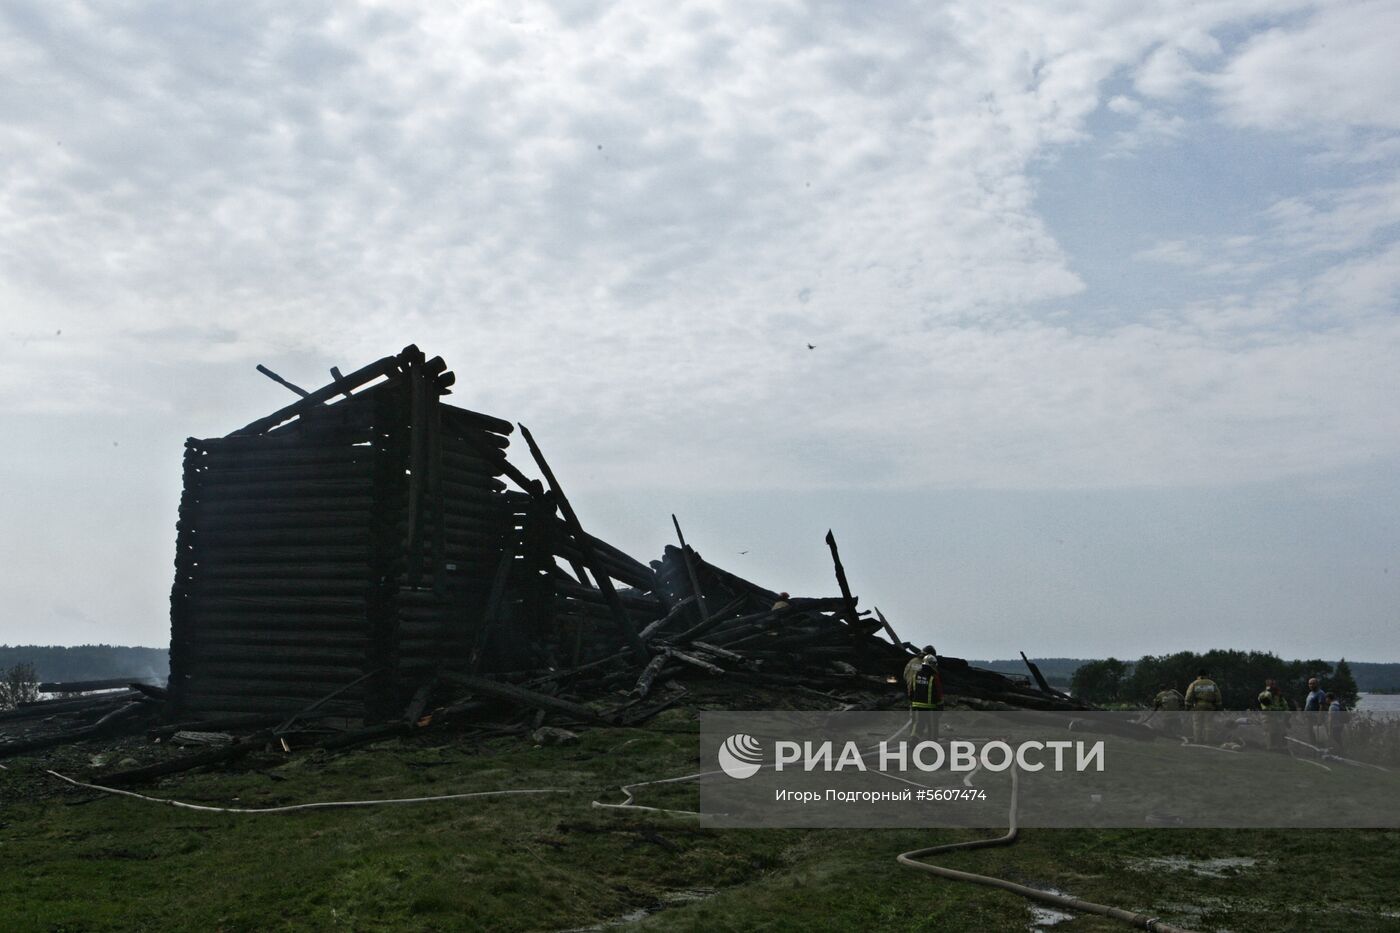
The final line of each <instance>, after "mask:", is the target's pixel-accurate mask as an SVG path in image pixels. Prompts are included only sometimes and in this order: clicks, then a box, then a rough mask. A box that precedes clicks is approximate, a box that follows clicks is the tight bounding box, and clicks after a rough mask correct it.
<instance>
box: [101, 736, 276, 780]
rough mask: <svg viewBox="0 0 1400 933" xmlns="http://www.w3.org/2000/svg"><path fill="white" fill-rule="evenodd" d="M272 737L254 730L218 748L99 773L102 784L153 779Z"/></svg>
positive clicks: (219, 760)
mask: <svg viewBox="0 0 1400 933" xmlns="http://www.w3.org/2000/svg"><path fill="white" fill-rule="evenodd" d="M270 741H272V732H271V731H269V730H265V731H262V732H255V733H253V734H252V735H250V736H248V737H247V738H245V739H239V740H236V741H234V742H233V743H232V744H230V745H225V746H223V747H221V748H211V749H208V750H206V751H202V752H195V753H194V754H191V755H181V756H180V757H179V758H172V759H170V760H168V761H158V762H156V763H155V764H151V765H144V766H143V767H140V768H131V769H129V770H126V771H114V772H112V773H111V774H106V775H103V776H102V779H101V782H102V783H103V784H140V783H142V782H144V781H150V780H154V779H155V778H158V777H165V776H166V775H168V774H179V773H181V772H183V771H191V770H193V769H195V768H202V767H205V766H206V765H216V764H223V763H225V762H229V761H235V760H237V759H239V758H242V757H243V756H244V755H247V754H249V753H251V752H254V751H257V750H258V749H260V748H263V747H264V746H266V745H267V743H268V742H270Z"/></svg>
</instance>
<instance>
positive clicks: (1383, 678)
mask: <svg viewBox="0 0 1400 933" xmlns="http://www.w3.org/2000/svg"><path fill="white" fill-rule="evenodd" d="M1249 654H1259V655H1261V656H1264V657H1267V658H1273V659H1274V661H1275V662H1276V663H1282V664H1291V663H1295V662H1283V661H1281V660H1280V659H1278V658H1277V657H1276V656H1275V655H1273V654H1271V653H1269V652H1243V651H1234V652H1225V651H1214V652H1208V653H1207V654H1206V655H1204V657H1214V656H1220V657H1221V658H1222V660H1223V659H1224V656H1226V655H1249ZM1147 657H1148V658H1152V657H1162V658H1171V657H1184V658H1187V663H1188V664H1189V663H1191V662H1190V660H1189V659H1190V658H1196V659H1197V660H1199V659H1200V658H1202V657H1203V655H1199V654H1195V653H1193V652H1189V651H1188V652H1179V653H1178V654H1176V655H1160V656H1153V655H1148V656H1147ZM1031 660H1032V661H1034V662H1035V665H1036V667H1038V668H1040V671H1041V673H1043V674H1044V675H1045V679H1046V680H1048V681H1050V683H1052V684H1055V685H1056V686H1060V687H1068V686H1070V685H1071V684H1072V683H1073V682H1074V674H1075V671H1077V670H1079V669H1080V668H1081V667H1083V666H1084V665H1086V664H1092V663H1095V662H1102V661H1107V660H1116V659H1112V658H1031ZM968 663H969V664H973V665H976V666H977V667H985V668H989V669H991V670H994V671H1000V672H1002V673H1004V674H1011V675H1013V676H1019V677H1028V676H1030V673H1029V671H1027V670H1026V665H1025V663H1024V662H1022V661H1021V659H1020V658H1015V659H1011V658H1001V659H997V660H993V661H969V662H968ZM1118 663H1121V664H1129V665H1133V664H1137V663H1140V662H1135V661H1120V662H1118ZM1296 663H1309V664H1311V663H1316V664H1322V665H1325V666H1326V668H1327V670H1328V671H1329V672H1330V671H1331V670H1332V668H1333V667H1334V664H1333V663H1332V662H1328V661H1316V662H1311V661H1310V662H1296ZM1152 666H1153V665H1149V668H1150V667H1152ZM1347 666H1348V667H1350V668H1351V674H1352V677H1354V678H1355V679H1356V689H1357V690H1359V691H1360V692H1362V693H1400V663H1382V662H1376V661H1347ZM1195 676H1196V673H1195V671H1194V670H1192V671H1191V676H1190V677H1188V678H1187V681H1186V682H1187V683H1189V682H1190V681H1191V680H1193V679H1195ZM1270 676H1275V675H1270ZM1304 682H1306V678H1304ZM1172 686H1174V687H1176V689H1178V690H1185V689H1186V683H1181V684H1178V683H1176V682H1174V681H1173V682H1172ZM1262 686H1263V683H1262V681H1261V682H1260V684H1259V686H1257V687H1255V688H1254V692H1255V693H1256V694H1257V693H1258V692H1259V690H1260V688H1261V687H1262ZM1156 692H1157V691H1156V689H1155V688H1154V689H1153V691H1152V693H1153V694H1154V695H1155V694H1156ZM1147 699H1148V700H1151V696H1149V697H1148V698H1147ZM1289 699H1290V700H1291V699H1293V697H1291V696H1290V697H1289ZM1124 702H1128V701H1124Z"/></svg>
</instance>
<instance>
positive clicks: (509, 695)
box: [442, 673, 607, 722]
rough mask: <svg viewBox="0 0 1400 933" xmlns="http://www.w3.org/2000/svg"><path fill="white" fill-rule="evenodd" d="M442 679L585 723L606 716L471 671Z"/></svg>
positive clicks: (498, 698) (575, 704) (580, 705)
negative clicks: (470, 672)
mask: <svg viewBox="0 0 1400 933" xmlns="http://www.w3.org/2000/svg"><path fill="white" fill-rule="evenodd" d="M442 679H443V680H445V681H447V682H448V683H451V684H455V685H457V686H458V687H462V688H465V689H466V690H468V691H470V692H472V693H474V694H477V695H478V696H488V697H491V698H492V699H495V700H505V701H507V702H511V703H517V704H519V705H521V706H529V707H532V708H533V709H542V710H545V711H546V712H551V713H562V714H563V715H565V716H571V717H573V718H574V719H580V720H583V721H584V722H598V721H602V722H606V721H607V718H606V717H605V716H602V715H601V714H599V713H598V712H597V711H595V710H592V709H590V708H589V707H587V706H584V705H583V704H581V703H571V702H570V701H568V700H561V699H559V698H558V697H552V696H549V695H548V694H544V693H537V692H536V691H534V690H526V689H525V688H523V687H517V686H515V685H514V684H507V683H502V682H501V681H499V680H490V679H488V678H486V677H478V676H476V675H474V674H457V673H444V674H443V675H442Z"/></svg>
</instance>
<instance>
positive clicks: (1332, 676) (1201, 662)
mask: <svg viewBox="0 0 1400 933" xmlns="http://www.w3.org/2000/svg"><path fill="white" fill-rule="evenodd" d="M1202 668H1205V669H1206V670H1208V671H1209V672H1210V677H1211V679H1212V680H1214V681H1215V682H1216V684H1217V685H1219V687H1220V690H1221V692H1222V694H1223V697H1224V703H1225V708H1226V709H1250V708H1252V707H1253V706H1254V705H1255V701H1256V698H1257V697H1258V696H1259V691H1260V690H1262V689H1263V688H1264V682H1265V681H1266V680H1269V679H1273V680H1276V681H1278V685H1279V689H1281V690H1282V691H1283V695H1284V698H1285V699H1287V700H1288V702H1289V703H1291V704H1293V705H1295V706H1297V707H1298V708H1299V709H1301V708H1302V704H1303V699H1304V697H1306V696H1307V692H1308V686H1307V685H1308V678H1310V677H1316V678H1318V680H1319V681H1320V682H1321V684H1322V689H1323V690H1326V691H1328V692H1329V693H1335V694H1337V697H1338V698H1339V699H1340V700H1341V701H1342V703H1343V704H1344V705H1346V706H1347V708H1351V707H1354V706H1355V705H1356V700H1357V694H1358V692H1359V691H1358V689H1357V685H1356V679H1355V677H1354V676H1353V675H1352V671H1351V665H1349V664H1348V663H1347V661H1346V659H1345V658H1343V659H1342V660H1340V661H1338V662H1337V663H1336V664H1335V665H1334V664H1332V663H1330V662H1328V661H1323V660H1320V659H1317V658H1314V659H1312V660H1307V661H1285V660H1283V659H1282V658H1280V657H1279V656H1278V655H1276V654H1273V653H1272V652H1268V651H1207V652H1206V653H1204V654H1197V653H1196V652H1194V651H1178V652H1177V653H1176V654H1163V655H1147V656H1145V657H1142V658H1139V659H1138V660H1137V661H1120V660H1118V659H1117V658H1105V659H1103V660H1101V661H1089V662H1086V663H1085V664H1082V665H1080V667H1079V668H1078V669H1077V670H1076V671H1075V672H1074V677H1073V678H1072V679H1071V681H1070V692H1071V693H1073V694H1074V695H1075V696H1076V697H1079V698H1081V699H1084V700H1087V701H1089V702H1090V703H1098V704H1129V705H1144V706H1146V705H1150V704H1151V702H1152V698H1153V697H1155V696H1156V695H1157V692H1158V691H1159V690H1161V689H1162V687H1163V685H1165V686H1168V687H1174V688H1176V689H1177V690H1180V691H1182V692H1183V693H1184V692H1185V690H1186V685H1187V684H1189V683H1190V682H1191V681H1193V680H1195V679H1196V672H1197V671H1199V670H1201V669H1202Z"/></svg>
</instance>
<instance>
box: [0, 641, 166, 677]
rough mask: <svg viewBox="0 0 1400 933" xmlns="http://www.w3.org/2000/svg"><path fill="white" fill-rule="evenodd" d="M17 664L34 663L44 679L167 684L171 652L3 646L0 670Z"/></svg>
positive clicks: (112, 647)
mask: <svg viewBox="0 0 1400 933" xmlns="http://www.w3.org/2000/svg"><path fill="white" fill-rule="evenodd" d="M16 664H29V665H32V667H33V670H34V673H35V674H36V675H37V678H38V680H40V681H74V680H109V679H113V678H117V677H130V678H132V679H141V680H147V679H151V680H155V681H157V682H161V683H163V682H164V681H165V678H166V677H167V676H169V673H170V653H169V651H168V649H165V648H138V647H127V646H125V645H76V646H72V647H64V646H62V645H0V671H7V670H9V669H10V668H12V667H14V666H15V665H16Z"/></svg>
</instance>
